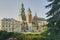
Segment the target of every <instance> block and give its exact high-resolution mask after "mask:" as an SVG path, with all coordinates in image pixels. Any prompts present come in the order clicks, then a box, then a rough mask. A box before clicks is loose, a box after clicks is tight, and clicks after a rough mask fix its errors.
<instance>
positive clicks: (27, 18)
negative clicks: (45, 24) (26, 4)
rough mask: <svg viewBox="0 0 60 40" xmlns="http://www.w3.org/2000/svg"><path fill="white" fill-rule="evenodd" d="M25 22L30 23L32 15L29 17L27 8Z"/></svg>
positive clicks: (29, 13)
mask: <svg viewBox="0 0 60 40" xmlns="http://www.w3.org/2000/svg"><path fill="white" fill-rule="evenodd" d="M26 21H27V23H31V22H32V15H31V10H30V8H28V10H27V14H26Z"/></svg>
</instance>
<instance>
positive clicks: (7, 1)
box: [0, 0, 49, 19]
mask: <svg viewBox="0 0 60 40" xmlns="http://www.w3.org/2000/svg"><path fill="white" fill-rule="evenodd" d="M21 3H22V0H0V18H14V19H18V14H19V8H20V5H21ZM23 3H24V8H25V11H27V9H28V8H30V9H31V11H32V15H34V14H35V12H37V15H38V17H43V18H46V14H45V13H46V12H48V10H49V9H46V8H45V6H46V5H47V4H49V3H48V2H47V0H23Z"/></svg>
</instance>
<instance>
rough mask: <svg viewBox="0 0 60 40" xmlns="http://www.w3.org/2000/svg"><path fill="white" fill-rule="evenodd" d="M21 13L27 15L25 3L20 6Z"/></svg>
mask: <svg viewBox="0 0 60 40" xmlns="http://www.w3.org/2000/svg"><path fill="white" fill-rule="evenodd" d="M19 13H21V14H24V13H25V9H24V4H23V3H22V4H21V6H20V10H19Z"/></svg>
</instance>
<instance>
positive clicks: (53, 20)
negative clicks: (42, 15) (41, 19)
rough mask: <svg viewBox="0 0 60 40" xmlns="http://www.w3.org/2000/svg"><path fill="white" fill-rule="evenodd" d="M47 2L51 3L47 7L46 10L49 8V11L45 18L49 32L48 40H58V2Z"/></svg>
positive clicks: (59, 8) (54, 0) (51, 0)
mask: <svg viewBox="0 0 60 40" xmlns="http://www.w3.org/2000/svg"><path fill="white" fill-rule="evenodd" d="M48 2H51V3H50V4H49V5H47V6H46V8H48V7H49V8H51V9H50V11H48V12H47V13H46V14H47V17H49V18H48V19H47V21H48V24H47V26H48V27H49V30H47V31H49V32H50V35H49V38H50V40H58V39H57V38H59V36H58V35H60V34H59V33H60V0H48ZM47 33H48V32H47ZM47 33H46V34H47Z"/></svg>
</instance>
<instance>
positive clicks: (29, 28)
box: [18, 3, 46, 32]
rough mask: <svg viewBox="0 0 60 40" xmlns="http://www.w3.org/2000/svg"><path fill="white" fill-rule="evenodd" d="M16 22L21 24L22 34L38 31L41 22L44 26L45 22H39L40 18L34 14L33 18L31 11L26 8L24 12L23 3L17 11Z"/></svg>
mask: <svg viewBox="0 0 60 40" xmlns="http://www.w3.org/2000/svg"><path fill="white" fill-rule="evenodd" d="M18 21H19V22H20V23H21V31H22V32H35V31H40V27H41V22H43V25H45V24H46V20H45V19H43V20H40V18H38V16H37V13H35V16H32V11H31V9H30V8H28V10H27V11H26V12H25V8H24V4H23V3H22V4H21V6H20V9H19V14H18ZM43 25H42V26H43Z"/></svg>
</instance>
